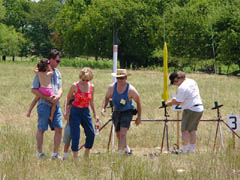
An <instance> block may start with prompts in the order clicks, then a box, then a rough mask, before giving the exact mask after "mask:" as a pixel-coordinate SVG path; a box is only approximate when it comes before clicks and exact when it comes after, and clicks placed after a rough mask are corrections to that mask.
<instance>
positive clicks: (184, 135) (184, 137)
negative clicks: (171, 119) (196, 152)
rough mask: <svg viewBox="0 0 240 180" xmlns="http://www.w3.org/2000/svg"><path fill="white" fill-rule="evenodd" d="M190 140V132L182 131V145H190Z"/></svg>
mask: <svg viewBox="0 0 240 180" xmlns="http://www.w3.org/2000/svg"><path fill="white" fill-rule="evenodd" d="M189 138H190V134H189V132H188V131H182V144H183V145H185V146H186V145H188V143H189Z"/></svg>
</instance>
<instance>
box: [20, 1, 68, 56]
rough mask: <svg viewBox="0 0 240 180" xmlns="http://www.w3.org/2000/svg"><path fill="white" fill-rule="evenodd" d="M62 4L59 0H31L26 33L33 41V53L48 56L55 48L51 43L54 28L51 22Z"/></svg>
mask: <svg viewBox="0 0 240 180" xmlns="http://www.w3.org/2000/svg"><path fill="white" fill-rule="evenodd" d="M62 6H63V4H62V3H61V2H60V1H59V0H45V1H39V2H31V4H30V13H29V15H28V17H27V20H28V25H27V30H26V32H25V33H24V35H25V37H27V38H28V39H29V40H30V42H31V43H30V44H31V45H32V54H34V55H37V56H46V55H47V54H48V52H49V50H50V49H52V48H53V45H52V44H51V38H52V33H53V30H52V29H51V27H50V24H51V23H52V21H53V19H54V18H55V16H56V14H57V13H59V12H60V10H61V8H62Z"/></svg>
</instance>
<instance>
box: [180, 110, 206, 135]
mask: <svg viewBox="0 0 240 180" xmlns="http://www.w3.org/2000/svg"><path fill="white" fill-rule="evenodd" d="M202 114H203V112H196V111H191V110H189V109H184V111H183V115H182V124H181V131H196V130H197V127H198V124H199V121H200V119H201V117H202Z"/></svg>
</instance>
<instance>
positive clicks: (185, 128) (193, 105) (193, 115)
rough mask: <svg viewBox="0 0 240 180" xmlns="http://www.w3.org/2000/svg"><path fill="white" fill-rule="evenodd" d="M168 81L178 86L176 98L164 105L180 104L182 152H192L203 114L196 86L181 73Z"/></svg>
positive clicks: (175, 74) (171, 76)
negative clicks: (181, 113)
mask: <svg viewBox="0 0 240 180" xmlns="http://www.w3.org/2000/svg"><path fill="white" fill-rule="evenodd" d="M169 80H170V81H171V85H175V86H178V90H177V96H176V98H173V99H172V100H171V101H169V102H167V104H166V105H167V106H172V105H174V104H176V105H178V104H181V106H182V109H183V115H182V123H181V131H182V152H183V153H186V152H188V151H189V152H194V148H195V144H196V131H197V127H198V124H199V121H200V119H201V117H202V114H203V105H202V100H201V97H200V93H199V89H198V85H197V83H196V82H195V81H194V80H193V79H189V78H186V76H185V73H183V72H173V73H171V74H170V76H169ZM189 143H190V144H189ZM188 144H189V145H188Z"/></svg>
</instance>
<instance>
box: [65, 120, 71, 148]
mask: <svg viewBox="0 0 240 180" xmlns="http://www.w3.org/2000/svg"><path fill="white" fill-rule="evenodd" d="M70 142H71V133H70V125H69V124H66V126H65V128H64V134H63V143H64V144H70Z"/></svg>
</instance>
